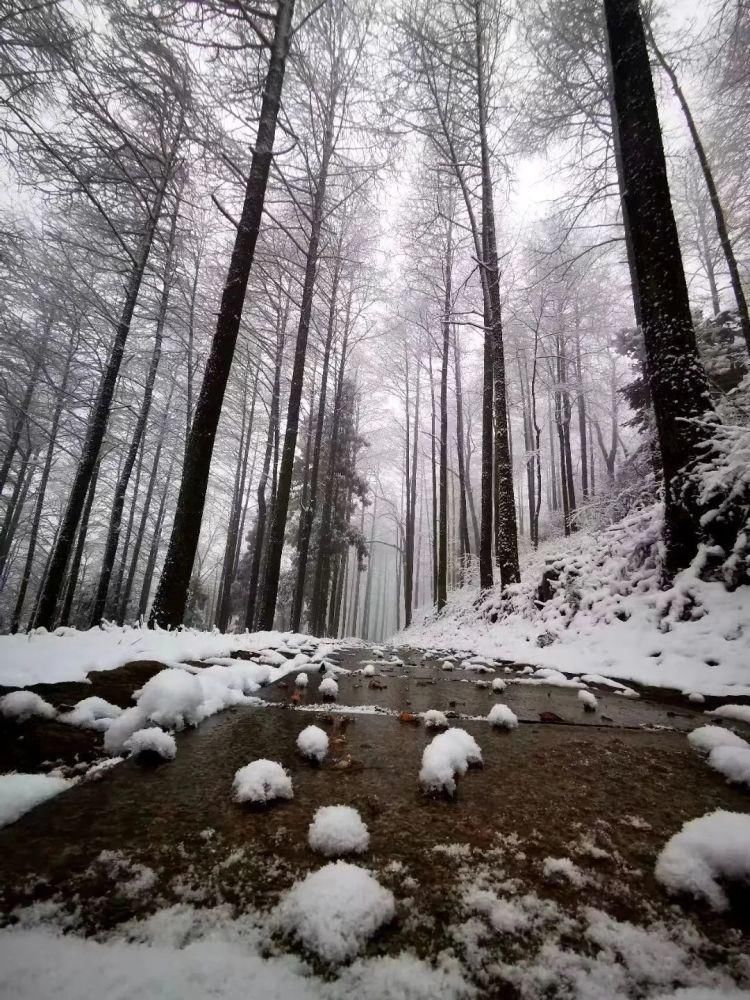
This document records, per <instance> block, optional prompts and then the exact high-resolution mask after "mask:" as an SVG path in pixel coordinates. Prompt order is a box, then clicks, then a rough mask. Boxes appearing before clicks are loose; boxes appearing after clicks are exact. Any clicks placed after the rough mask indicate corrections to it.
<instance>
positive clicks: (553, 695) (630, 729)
mask: <svg viewBox="0 0 750 1000" xmlns="http://www.w3.org/2000/svg"><path fill="white" fill-rule="evenodd" d="M399 653H400V660H402V661H403V662H396V660H391V661H388V660H387V659H385V660H382V659H381V660H377V659H373V654H372V650H370V649H368V648H363V647H351V648H345V649H342V650H341V651H340V663H341V665H342V666H343V667H344V668H346V669H348V670H350V671H360V670H361V668H362V666H363V664H365V663H368V662H370V663H377V666H376V667H375V668H374V669H375V676H373V677H367V676H364V675H363V674H362V673H361V672H352V673H349V674H344V673H341V674H339V675H338V683H339V697H338V701H337V702H336V703H335V704H331V703H328V704H325V703H323V702H322V701H320V700H319V698H318V695H317V689H318V685H319V683H320V680H321V675H320V674H318V673H310V685H309V687H308V689H307V691H306V692H304V694H302V696H300V692H298V691H295V687H294V679H293V676H291V675H290V676H288V677H287V679H286V680H282V681H279V682H276V683H275V684H273V685H269V686H268V687H266V688H264V689H263V692H262V693H263V696H264V699H266V700H268V701H269V702H271V703H272V704H270V705H268V706H267V707H262V708H254V707H246V706H238V707H236V708H233V709H229V710H227V711H225V712H223V713H221V714H219V715H216V716H213V717H212V718H210V719H208V720H207V721H206V722H204V723H203V724H202V725H201V726H200V727H198V728H197V729H194V730H187V731H185V732H182V733H179V734H178V735H177V745H178V753H177V757H176V759H175V760H174V761H172V762H170V763H166V764H161V765H159V766H156V767H146V766H143V765H142V764H140V763H138V762H137V761H135V760H126V761H124V762H123V763H121V764H119V765H118V766H116V767H114V768H111V769H109V770H106V771H103V772H102V773H101V775H100V776H99V778H98V780H86V781H82V782H80V783H79V784H77V785H76V786H75V787H73V788H72V789H70V790H69V791H67V792H66V793H64V794H63V795H60V796H58V797H57V798H55V799H52V800H50V801H49V802H46V803H44V804H42V805H41V806H39V807H37V808H36V809H34V810H32V811H31V812H30V813H27V814H26V815H25V816H23V817H21V819H19V820H18V821H17V822H16V823H14V824H12V825H11V826H8V827H6V828H5V829H3V830H0V885H2V887H3V889H2V896H0V907H1V909H2V912H3V913H4V914H5V915H6V916H7V915H9V914H10V913H11V911H12V910H13V908H14V907H16V906H18V905H25V904H29V903H35V902H39V901H43V900H49V899H54V900H56V901H57V902H59V903H60V904H61V905H62V906H63V908H64V909H70V910H75V911H77V912H78V911H80V915H81V919H82V922H83V926H84V927H85V928H86V929H88V930H90V931H95V930H101V929H106V928H109V927H113V926H116V925H119V924H121V923H122V922H124V921H126V920H129V919H131V918H133V917H136V916H143V915H146V914H148V913H150V912H153V911H154V909H156V908H160V907H164V906H167V905H170V904H173V903H179V902H189V903H191V904H193V905H200V906H207V905H216V904H218V903H224V902H228V903H230V904H231V905H233V906H237V907H239V908H240V909H243V908H252V909H261V910H263V909H266V908H267V907H269V906H270V905H272V904H273V903H274V902H275V901H276V899H277V898H278V895H279V893H280V892H281V891H282V890H284V889H285V888H287V887H288V886H289V885H291V884H292V882H294V881H295V880H296V879H298V878H299V877H301V876H302V875H304V874H306V873H307V872H308V871H311V870H314V869H316V868H318V867H319V866H320V864H321V863H323V861H324V859H321V857H320V856H319V855H316V854H314V853H313V852H312V851H311V850H310V848H309V847H308V845H307V840H306V834H307V827H308V825H309V823H310V820H311V818H312V815H313V813H314V812H315V809H316V808H317V807H318V806H320V805H331V804H347V805H351V806H354V807H355V808H357V809H358V810H359V811H360V813H361V814H362V817H363V819H364V821H365V822H366V824H367V826H368V829H369V831H370V835H371V840H370V850H369V851H368V852H367V853H366V854H365V855H364V856H363V859H362V863H364V864H365V865H367V866H368V867H371V868H372V869H373V870H375V871H376V873H377V875H378V877H379V878H380V879H381V881H383V883H384V884H386V885H389V886H390V887H391V888H392V889H393V890H394V892H395V893H396V895H397V898H398V899H399V908H400V909H399V912H400V918H399V920H398V921H397V922H396V924H395V925H394V926H393V927H391V928H390V929H389V930H388V931H386V932H384V933H383V934H382V935H379V936H378V939H377V943H376V944H375V945H373V947H375V948H376V950H377V949H380V951H383V950H385V951H387V952H393V953H397V952H398V951H400V950H401V949H402V948H404V947H413V948H414V949H415V950H416V951H417V952H418V953H419V954H422V955H425V956H433V957H434V956H435V955H437V954H438V953H439V951H440V950H441V948H444V947H447V946H449V945H450V943H451V941H450V936H451V933H452V931H451V929H450V928H451V926H452V923H454V922H455V920H457V919H458V917H459V914H460V904H459V901H458V898H457V897H456V896H455V893H454V894H453V895H452V890H453V889H455V888H456V886H457V885H460V884H461V880H463V882H465V881H466V879H467V878H469V877H473V873H476V872H482V873H484V874H483V876H482V877H483V878H484V879H485V881H487V880H488V883H489V884H492V883H493V881H494V882H497V883H498V884H502V885H504V886H511V885H512V886H514V887H515V890H516V891H521V890H523V891H525V892H532V893H540V894H541V893H543V894H544V896H545V898H550V899H552V900H554V901H555V902H556V903H557V904H559V905H560V906H563V907H564V906H575V905H576V901H577V900H578V899H579V897H580V893H581V886H580V885H578V886H576V885H575V884H571V882H570V881H568V880H567V879H565V878H562V879H559V880H556V881H555V880H553V881H551V882H550V881H549V879H547V878H545V876H544V859H545V858H549V857H553V858H561V857H563V858H570V859H571V860H572V861H573V862H574V863H575V864H576V865H577V866H579V868H580V870H581V871H582V872H583V873H584V877H585V880H586V885H587V888H586V890H585V900H586V902H587V903H589V904H591V905H595V906H599V907H601V908H602V909H603V910H605V911H606V912H608V913H610V914H614V915H616V916H617V918H618V919H627V920H637V919H638V918H639V915H641V916H642V914H643V913H644V911H646V910H647V911H648V912H649V913H651V914H654V913H661V912H664V913H668V912H669V909H668V907H669V901H668V899H667V897H666V896H665V894H664V892H663V890H662V889H661V888H660V887H659V886H658V884H657V883H656V882H655V880H654V878H653V867H654V862H655V858H656V855H657V853H658V851H659V850H660V848H661V847H662V846H663V845H664V843H665V842H666V840H667V839H668V838H669V837H670V836H671V835H672V834H673V833H675V832H676V831H677V830H679V828H680V827H681V825H682V824H683V823H684V822H685V821H686V820H689V819H693V818H694V817H696V816H700V815H703V814H704V813H706V812H710V811H712V810H714V809H717V808H723V809H730V810H735V811H748V807H749V804H748V799H747V796H745V795H743V794H742V793H741V792H740V791H738V790H736V789H734V788H731V787H729V786H727V785H726V784H725V783H724V782H723V781H722V779H721V778H720V777H719V776H717V775H716V774H715V773H714V772H712V771H711V770H709V768H708V767H707V766H706V765H705V763H704V762H703V761H702V760H701V759H700V758H699V757H698V755H697V754H696V753H695V752H694V751H693V750H692V749H691V748H690V746H689V744H688V741H687V739H686V738H685V733H684V731H683V730H685V729H690V728H693V727H694V726H696V725H700V724H701V716H700V713H699V712H698V711H695V710H694V709H692V708H688V707H686V706H684V705H683V706H679V707H676V706H675V705H674V704H671V702H670V701H669V699H668V700H667V702H666V703H665V704H660V703H658V702H654V701H651V700H646V699H641V700H638V701H635V700H629V699H627V698H624V697H622V696H618V695H615V694H614V692H613V691H612V690H611V689H607V688H604V689H603V690H597V692H596V694H597V697H598V698H599V709H598V711H597V712H595V713H584V711H583V708H582V706H581V704H580V702H579V701H578V700H577V694H576V691H575V689H571V688H566V687H550V686H548V685H529V684H510V685H509V686H508V688H507V689H506V691H505V692H503V693H502V694H494V693H493V692H491V690H490V689H489V688H488V687H484V686H479V685H478V684H477V683H476V682H477V681H478V680H479V681H480V682H485V681H486V680H487V679H491V677H492V676H502V677H504V678H506V679H507V678H510V677H512V676H513V675H514V674H515V673H516V671H514V670H512V669H511V673H506V672H505V669H504V668H503V667H501V666H498V667H497V668H496V672H495V673H492V674H490V673H486V674H485V673H481V674H477V673H476V672H475V671H465V670H460V669H454V670H453V671H450V672H447V671H443V670H442V669H441V668H440V662H438V661H432V660H429V659H424V658H423V657H422V654H419V653H417V652H416V651H412V650H400V651H399ZM387 655H388V654H386V657H387ZM153 666H154V667H156V666H158V665H156V664H154V665H153ZM128 669H132V668H127V667H125V668H120V670H121V671H127V670H128ZM145 669H146V668H140V671H139V672H140V673H141V674H142V673H143V672H144V670H145ZM149 669H150V667H149ZM146 672H148V671H147V670H146ZM109 673H110V674H111V678H110V686H114V685H116V684H118V683H122V676H124V675H122V676H121V677H120V680H119V681H118V678H117V676H116V675H117V674H118V671H110V672H109ZM98 677H99V678H100V679H102V680H103V679H104V675H103V674H102V675H98ZM139 681H140V683H142V682H143V677H140V678H139ZM103 682H104V681H103ZM113 689H114V688H113ZM47 696H49V691H48V692H47ZM497 701H502V702H504V703H506V704H508V705H509V706H510V707H511V708H512V709H513V710H514V711H515V712H516V714H517V715H518V716H519V718H520V720H521V724H520V726H519V728H518V729H517V730H515V731H514V732H511V733H509V732H505V731H497V730H494V729H492V728H491V727H490V726H489V724H488V723H487V722H486V721H485V720H484V716H486V714H487V712H488V711H489V708H490V706H491V705H492V704H493V703H495V702H497ZM428 708H436V709H440V710H442V711H445V712H447V713H455V714H456V715H457V716H459V717H458V718H455V719H452V720H451V723H452V724H453V725H460V726H461V727H463V728H465V729H466V730H467V731H468V732H469V733H471V735H472V736H473V737H474V738H475V739H476V740H477V742H478V743H479V745H480V747H481V749H482V754H483V758H484V767H483V768H481V769H472V770H470V771H469V772H468V774H467V775H466V776H464V777H463V778H461V779H460V781H459V786H458V792H457V795H456V797H455V799H453V800H451V801H448V800H446V799H434V798H428V797H426V796H425V795H424V794H423V793H422V792H421V790H420V788H419V786H418V783H417V775H418V772H419V768H420V762H421V757H422V752H423V750H424V747H425V746H426V745H427V743H428V742H429V741H430V739H431V738H432V736H433V735H434V731H430V730H426V729H425V728H424V726H422V725H420V724H415V722H416V720H414V719H413V718H411V716H412V714H413V713H416V712H420V711H423V710H426V709H428ZM542 712H552V713H554V714H555V715H556V716H558V717H559V718H560V720H562V723H558V724H551V723H545V722H543V721H541V720H540V713H542ZM401 713H406V715H403V716H401V717H399V716H400V715H401ZM566 722H567V723H568V724H563V723H566ZM312 723H315V724H317V725H319V726H322V727H323V728H325V729H326V730H327V732H328V734H329V738H330V750H329V754H328V756H327V758H326V759H325V761H324V762H323V764H322V765H321V766H313V765H311V764H310V763H309V762H308V761H306V760H304V759H303V758H301V757H300V756H299V754H298V753H297V751H296V749H295V741H296V737H297V735H298V733H299V732H300V731H301V730H302V729H303V728H304V727H305V726H307V725H310V724H312ZM259 757H265V758H269V759H271V760H278V761H280V762H281V763H282V764H283V766H284V767H285V768H286V769H287V770H288V771H289V773H290V774H291V777H292V781H293V785H294V799H293V800H292V801H289V802H283V803H280V804H278V805H275V806H272V807H270V808H266V809H262V810H255V809H247V808H244V807H240V806H238V805H237V804H236V803H234V802H233V801H232V797H231V785H232V778H233V775H234V773H235V771H236V770H237V769H238V768H239V767H241V766H243V765H244V764H246V763H248V762H249V761H251V760H254V759H256V758H259ZM103 852H104V853H103ZM144 872H145V873H146V874H145V875H144ZM483 884H484V883H483ZM690 905H692V904H688V906H690ZM697 911H698V914H699V916H700V921H701V929H702V931H703V933H704V934H707V935H709V936H710V937H715V938H716V940H721V939H722V935H724V934H725V933H726V928H727V920H729V921H730V923H731V922H732V921H735V924H736V926H737V927H738V929H739V931H740V933H744V931H746V930H747V929H748V928H747V926H745V927H744V929H743V927H742V925H740V924H737V923H736V921H737V920H738V919H739V918H738V917H737V914H739V913H740V912H741V908H736V909H735V910H734V911H733V916H730V917H728V918H727V917H719V916H716V915H715V914H713V913H710V912H708V911H706V910H705V907H698V908H697ZM745 912H746V913H748V914H750V907H748V908H747V909H746V911H745Z"/></svg>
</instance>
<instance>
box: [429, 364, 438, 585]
mask: <svg viewBox="0 0 750 1000" xmlns="http://www.w3.org/2000/svg"><path fill="white" fill-rule="evenodd" d="M429 366H430V369H429V370H430V403H431V408H432V409H431V418H430V419H431V423H430V447H431V462H430V472H431V475H432V603H433V604H437V591H438V493H437V453H436V442H437V435H436V434H435V423H436V418H435V379H434V376H433V371H432V346H430V354H429Z"/></svg>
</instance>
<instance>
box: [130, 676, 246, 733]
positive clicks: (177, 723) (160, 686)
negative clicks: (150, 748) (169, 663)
mask: <svg viewBox="0 0 750 1000" xmlns="http://www.w3.org/2000/svg"><path fill="white" fill-rule="evenodd" d="M226 669H229V668H226ZM216 683H218V681H216ZM202 701H203V687H202V686H201V682H200V680H199V679H198V676H197V675H196V674H191V673H188V671H187V670H179V669H176V668H173V667H170V668H168V669H167V670H160V671H159V673H158V674H154V676H153V677H152V678H151V679H150V680H148V681H146V683H145V684H144V685H143V687H142V688H141V693H140V695H139V697H138V708H139V709H140V710H141V711H142V712H143V713H144V715H145V717H146V718H147V719H149V720H150V721H151V722H155V723H156V725H157V726H163V727H164V728H165V729H184V728H185V726H194V725H196V723H198V722H200V721H201V715H202V713H201V712H200V711H199V709H200V705H201V702H202Z"/></svg>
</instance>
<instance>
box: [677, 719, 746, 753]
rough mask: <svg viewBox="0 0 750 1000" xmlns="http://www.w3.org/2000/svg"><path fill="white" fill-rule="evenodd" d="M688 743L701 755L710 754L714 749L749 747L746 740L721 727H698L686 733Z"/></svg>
mask: <svg viewBox="0 0 750 1000" xmlns="http://www.w3.org/2000/svg"><path fill="white" fill-rule="evenodd" d="M688 742H689V743H690V745H691V746H692V747H694V748H695V749H696V750H700V751H702V752H703V753H710V752H711V751H712V750H713V749H714V748H715V747H750V743H748V742H747V740H743V739H742V737H741V736H738V735H737V733H733V732H732V730H731V729H724V728H723V727H722V726H699V727H698V729H694V730H693V731H692V732H690V733H688Z"/></svg>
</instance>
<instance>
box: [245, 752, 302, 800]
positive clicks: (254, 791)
mask: <svg viewBox="0 0 750 1000" xmlns="http://www.w3.org/2000/svg"><path fill="white" fill-rule="evenodd" d="M232 794H233V797H234V801H235V802H260V803H264V802H272V801H273V800H274V799H292V798H294V792H293V791H292V779H291V778H290V777H289V775H288V774H287V773H286V771H285V770H284V768H283V767H282V766H281V764H278V763H277V762H276V761H274V760H265V759H261V760H254V761H253V762H252V763H251V764H246V765H245V766H244V767H241V768H240V769H239V770H238V771H237V773H236V774H235V776H234V781H233V782H232Z"/></svg>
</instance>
